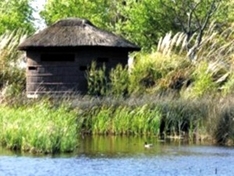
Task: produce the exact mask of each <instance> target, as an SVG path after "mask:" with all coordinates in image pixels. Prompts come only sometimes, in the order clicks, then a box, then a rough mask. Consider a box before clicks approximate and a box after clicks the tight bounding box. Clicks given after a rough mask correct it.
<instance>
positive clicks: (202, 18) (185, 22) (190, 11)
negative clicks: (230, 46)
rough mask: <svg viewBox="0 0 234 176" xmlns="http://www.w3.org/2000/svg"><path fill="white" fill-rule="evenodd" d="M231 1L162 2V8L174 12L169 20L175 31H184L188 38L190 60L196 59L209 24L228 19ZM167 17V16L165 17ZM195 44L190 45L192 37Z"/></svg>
mask: <svg viewBox="0 0 234 176" xmlns="http://www.w3.org/2000/svg"><path fill="white" fill-rule="evenodd" d="M228 2H230V1H229V0H180V1H178V0H160V3H161V4H162V7H163V8H164V9H165V10H167V11H170V12H172V14H173V15H172V16H173V17H174V18H171V16H168V15H167V19H170V20H171V23H172V24H173V25H174V26H175V29H177V30H179V31H182V32H184V33H185V34H186V36H187V39H186V40H187V44H186V45H187V50H188V51H189V58H190V59H194V56H195V55H196V51H197V49H198V48H199V45H200V44H201V42H202V37H203V35H204V32H205V30H206V29H207V27H208V26H209V24H210V23H211V22H212V21H213V20H216V21H217V22H218V21H219V20H220V21H222V22H224V21H225V19H228V14H227V13H224V12H225V11H226V12H227V11H228V9H227V6H226V3H228ZM165 17H166V15H165ZM194 34H196V37H195V42H194V44H193V45H190V41H191V38H192V36H194Z"/></svg>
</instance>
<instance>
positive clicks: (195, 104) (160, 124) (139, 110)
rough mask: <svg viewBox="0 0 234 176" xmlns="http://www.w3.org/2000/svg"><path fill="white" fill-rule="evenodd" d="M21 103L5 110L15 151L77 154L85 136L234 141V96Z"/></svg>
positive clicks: (2, 136)
mask: <svg viewBox="0 0 234 176" xmlns="http://www.w3.org/2000/svg"><path fill="white" fill-rule="evenodd" d="M30 101H31V100H30ZM34 101H35V100H34ZM18 103H19V102H17V103H13V104H12V102H11V104H7V103H5V105H1V106H0V129H1V133H0V143H1V145H2V146H5V147H7V148H9V149H12V150H21V151H26V152H32V153H57V152H72V151H74V150H75V149H76V147H79V141H78V138H79V136H80V135H83V136H84V135H87V134H89V135H92V134H99V135H151V136H155V139H157V138H162V139H166V138H178V137H179V138H180V139H181V140H187V141H191V142H197V141H199V142H200V141H210V142H212V143H216V144H222V145H233V141H234V121H233V118H234V115H233V114H234V110H233V106H234V100H233V96H232V97H225V98H214V97H205V98H199V99H181V98H180V99H178V98H175V97H172V96H167V97H160V96H143V97H129V98H127V99H126V98H90V97H78V98H74V97H73V99H71V98H70V99H69V100H68V99H66V100H59V101H58V100H57V99H56V100H50V101H46V100H36V101H35V102H29V101H28V100H25V101H24V105H22V104H21V105H19V104H18ZM65 104H66V105H65Z"/></svg>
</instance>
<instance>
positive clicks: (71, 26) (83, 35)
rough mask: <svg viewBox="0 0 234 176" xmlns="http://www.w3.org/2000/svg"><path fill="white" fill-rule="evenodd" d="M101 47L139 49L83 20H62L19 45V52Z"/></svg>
mask: <svg viewBox="0 0 234 176" xmlns="http://www.w3.org/2000/svg"><path fill="white" fill-rule="evenodd" d="M81 46H102V47H115V48H125V49H127V50H129V51H135V50H139V49H140V48H139V47H137V46H136V45H134V44H133V43H131V42H129V41H127V40H125V39H124V38H122V37H120V36H117V35H114V34H113V33H110V32H107V31H104V30H101V29H99V28H97V27H96V26H94V25H93V24H92V23H91V22H89V21H88V20H85V19H79V18H68V19H63V20H60V21H58V22H56V23H55V24H53V25H51V26H50V27H48V28H46V29H44V30H42V31H40V32H39V33H37V34H35V35H33V36H31V37H29V38H28V39H26V40H25V41H24V42H23V43H21V44H20V46H19V49H20V50H28V49H33V48H48V47H81Z"/></svg>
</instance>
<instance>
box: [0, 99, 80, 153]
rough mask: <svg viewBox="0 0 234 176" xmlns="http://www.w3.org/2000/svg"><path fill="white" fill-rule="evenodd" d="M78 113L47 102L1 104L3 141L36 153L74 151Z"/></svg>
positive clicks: (13, 147)
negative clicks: (24, 104) (23, 104)
mask: <svg viewBox="0 0 234 176" xmlns="http://www.w3.org/2000/svg"><path fill="white" fill-rule="evenodd" d="M77 126H78V125H77V123H76V113H75V112H73V111H71V110H69V109H68V108H67V107H66V106H60V107H57V108H56V107H53V106H50V104H49V103H47V102H45V101H41V102H38V103H36V104H33V105H28V106H21V107H10V106H3V105H1V106H0V129H1V133H0V143H1V144H2V145H3V146H6V147H7V148H10V149H13V150H21V151H29V152H33V153H35V152H36V153H38V152H39V153H56V152H70V151H73V150H74V149H75V148H76V147H77V145H78V141H77V137H78V135H77V130H78V129H77Z"/></svg>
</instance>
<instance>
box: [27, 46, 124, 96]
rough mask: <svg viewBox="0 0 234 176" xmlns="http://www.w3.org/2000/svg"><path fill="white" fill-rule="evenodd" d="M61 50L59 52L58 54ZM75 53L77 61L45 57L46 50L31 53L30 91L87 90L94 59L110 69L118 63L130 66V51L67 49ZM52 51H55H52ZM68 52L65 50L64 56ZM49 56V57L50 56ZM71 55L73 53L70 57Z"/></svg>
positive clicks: (28, 63)
mask: <svg viewBox="0 0 234 176" xmlns="http://www.w3.org/2000/svg"><path fill="white" fill-rule="evenodd" d="M58 53H59V51H58V52H57V53H56V55H58ZM67 53H69V54H70V55H71V54H73V55H74V57H75V58H74V60H72V59H71V58H69V61H66V58H64V60H62V58H61V57H60V58H59V61H57V60H56V58H55V60H53V58H50V59H48V60H49V61H46V60H42V58H41V56H42V55H43V54H45V52H35V51H31V52H30V51H28V52H27V71H26V78H27V85H26V90H27V94H35V93H36V94H45V93H60V94H64V93H68V92H79V93H81V94H84V93H86V92H87V89H88V88H87V80H86V69H87V68H88V67H89V66H90V65H91V63H92V61H96V62H97V65H99V66H102V65H103V63H105V65H106V68H107V70H110V69H111V68H114V67H115V66H116V65H117V64H119V63H120V64H122V65H127V60H128V55H127V52H124V53H123V52H119V53H117V52H111V51H104V52H103V51H100V50H91V51H87V50H80V51H76V52H73V53H71V52H69V51H68V52H67ZM50 54H51V53H50ZM65 56H66V52H64V51H63V57H65ZM46 57H48V56H46ZM69 57H70V56H69Z"/></svg>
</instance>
